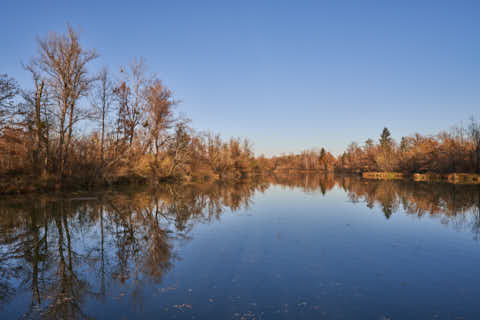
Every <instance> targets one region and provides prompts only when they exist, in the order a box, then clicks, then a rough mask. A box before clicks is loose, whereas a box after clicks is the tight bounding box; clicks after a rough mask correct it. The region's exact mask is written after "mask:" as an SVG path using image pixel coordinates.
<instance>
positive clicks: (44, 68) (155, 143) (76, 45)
mask: <svg viewBox="0 0 480 320" xmlns="http://www.w3.org/2000/svg"><path fill="white" fill-rule="evenodd" d="M97 57H98V54H97V52H96V51H95V50H89V49H86V48H84V47H83V46H82V45H81V43H80V41H79V37H78V34H77V32H76V31H75V30H74V29H73V28H71V27H70V26H68V27H67V31H66V33H65V34H56V33H50V34H49V35H47V36H46V37H44V38H39V40H38V54H37V55H36V56H34V57H33V58H32V59H31V60H30V62H29V63H28V64H24V65H23V67H24V69H25V70H26V71H27V72H28V73H29V74H30V75H31V77H32V84H33V86H32V88H20V87H19V85H18V84H17V82H16V81H15V80H14V79H13V78H11V77H8V75H6V74H3V75H0V193H9V192H23V191H33V190H51V189H63V188H65V187H71V186H74V187H77V188H78V187H80V188H84V187H90V186H92V185H99V184H115V183H125V182H132V181H137V182H149V183H154V184H155V183H158V182H161V181H164V180H175V181H177V180H187V181H188V180H203V179H209V180H224V179H229V180H235V179H242V178H246V177H249V176H252V175H256V174H258V172H259V171H260V168H259V165H258V163H257V160H256V159H255V157H254V154H253V151H252V146H251V143H250V142H249V141H248V140H240V139H230V140H228V141H224V140H222V139H221V138H220V136H218V135H215V134H212V133H198V132H195V130H193V129H192V128H191V127H190V126H189V120H188V119H186V118H184V117H182V116H180V115H179V114H178V112H176V108H175V107H176V105H177V101H176V100H175V99H174V97H173V93H172V91H171V90H170V89H169V88H168V87H166V86H165V85H164V84H163V83H162V81H160V80H159V79H157V78H156V77H155V76H153V75H152V74H150V73H149V72H148V71H147V68H146V65H145V63H144V61H143V59H135V60H133V61H132V62H131V63H130V64H129V65H128V66H126V67H122V68H120V69H119V70H118V72H116V73H111V72H109V71H108V69H107V68H103V69H102V70H101V71H100V72H98V73H92V72H90V70H89V68H90V67H91V65H92V62H93V61H94V60H95V59H96V58H97Z"/></svg>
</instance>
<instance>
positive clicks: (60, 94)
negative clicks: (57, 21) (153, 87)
mask: <svg viewBox="0 0 480 320" xmlns="http://www.w3.org/2000/svg"><path fill="white" fill-rule="evenodd" d="M38 45H39V55H38V57H36V58H34V59H33V60H32V62H31V67H32V69H35V70H36V72H37V73H38V74H42V77H43V78H45V84H46V85H47V87H48V89H49V91H50V93H51V94H52V98H53V99H54V101H55V105H56V110H55V115H56V118H57V121H58V134H59V142H58V150H57V166H58V167H57V173H58V179H59V180H58V181H59V183H60V184H61V181H62V179H63V176H64V173H65V166H66V163H67V161H68V154H69V148H70V144H71V141H72V132H73V128H74V124H75V123H76V122H78V121H79V120H81V119H82V112H81V111H82V110H81V109H80V108H79V106H78V102H79V99H80V98H82V97H84V96H86V95H87V93H88V91H89V89H90V87H91V84H92V82H93V81H94V78H93V77H90V76H89V75H88V71H87V65H88V63H89V62H91V61H92V60H94V59H95V58H97V56H98V55H97V53H96V52H95V51H94V50H85V49H83V48H82V47H81V45H80V42H79V38H78V34H77V32H76V31H75V30H74V29H73V28H72V27H71V26H69V25H68V26H67V32H66V34H63V35H58V34H56V33H55V32H52V33H50V34H49V35H48V36H47V37H46V38H44V39H38Z"/></svg>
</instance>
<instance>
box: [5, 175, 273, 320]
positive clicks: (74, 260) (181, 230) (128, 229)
mask: <svg viewBox="0 0 480 320" xmlns="http://www.w3.org/2000/svg"><path fill="white" fill-rule="evenodd" d="M257 188H259V189H260V190H262V191H263V190H265V189H266V188H267V186H266V185H259V184H255V183H251V184H239V185H235V186H233V185H223V186H222V185H217V184H212V185H202V186H179V185H168V186H165V187H162V188H160V189H157V190H153V191H152V190H149V191H140V192H134V193H129V192H115V193H111V192H110V193H106V194H102V195H99V197H98V198H97V199H96V200H95V199H92V198H73V199H65V198H63V199H54V198H48V197H40V198H37V199H28V200H26V201H25V199H17V200H14V199H11V200H9V201H8V202H7V201H2V202H0V279H1V280H0V307H1V306H2V305H6V304H7V303H9V302H10V301H11V300H12V299H13V298H14V297H15V295H16V294H20V292H22V290H19V289H28V290H27V291H28V292H29V294H28V297H29V298H28V299H31V303H30V308H29V310H26V313H25V314H24V316H25V317H27V318H35V317H43V318H68V319H84V318H89V317H88V315H87V313H86V312H85V311H84V310H83V306H84V305H85V302H86V300H87V299H100V300H103V299H105V298H106V297H107V296H108V295H111V294H113V292H110V288H112V285H113V283H117V284H119V285H123V284H125V283H127V282H128V285H129V287H130V286H131V287H132V288H133V289H132V291H131V294H130V298H131V299H132V301H133V302H134V303H136V304H140V303H141V301H142V291H143V289H142V288H143V286H144V284H145V283H150V282H151V281H155V282H157V283H160V282H161V281H162V279H163V277H164V275H165V274H166V273H167V272H168V271H169V270H170V269H171V268H172V266H173V264H174V262H175V260H176V259H177V254H176V253H175V251H174V242H175V241H177V240H179V241H185V240H188V239H189V236H188V233H189V232H190V230H192V228H193V227H194V225H195V224H196V223H198V222H202V221H211V220H213V219H219V218H220V217H221V215H222V213H223V212H224V211H225V209H226V208H228V209H230V210H232V211H234V210H238V209H240V208H245V207H248V206H249V205H250V204H251V200H250V198H251V197H252V195H253V194H254V192H255V190H257ZM147 279H148V280H147ZM18 283H20V284H21V288H20V287H18ZM23 292H25V290H23Z"/></svg>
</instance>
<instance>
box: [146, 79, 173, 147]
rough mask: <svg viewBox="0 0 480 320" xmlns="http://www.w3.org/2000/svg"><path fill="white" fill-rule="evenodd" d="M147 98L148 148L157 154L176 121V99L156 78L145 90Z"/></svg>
mask: <svg viewBox="0 0 480 320" xmlns="http://www.w3.org/2000/svg"><path fill="white" fill-rule="evenodd" d="M145 98H146V100H147V119H146V122H145V127H146V128H147V129H148V137H147V139H148V142H147V145H148V148H150V149H151V151H153V153H154V155H155V156H157V155H158V153H159V151H160V148H161V147H162V146H163V145H164V144H165V143H166V141H167V140H168V139H167V136H168V134H167V131H168V130H169V129H170V128H172V126H173V124H174V123H175V117H174V114H173V106H174V105H175V104H176V101H175V100H173V98H172V92H171V90H170V89H168V88H167V87H166V86H164V85H163V84H162V82H161V81H160V80H155V81H154V82H153V83H152V84H151V85H150V86H148V88H147V89H146V91H145Z"/></svg>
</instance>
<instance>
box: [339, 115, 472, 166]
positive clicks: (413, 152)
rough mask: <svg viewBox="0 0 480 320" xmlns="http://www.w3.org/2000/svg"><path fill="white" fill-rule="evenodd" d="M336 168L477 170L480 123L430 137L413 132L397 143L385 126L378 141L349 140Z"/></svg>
mask: <svg viewBox="0 0 480 320" xmlns="http://www.w3.org/2000/svg"><path fill="white" fill-rule="evenodd" d="M336 168H337V170H341V171H350V172H372V171H378V172H402V173H409V174H412V173H426V172H431V173H445V174H447V173H477V174H478V173H480V123H479V122H478V121H475V119H473V118H472V119H471V120H470V122H469V124H468V125H467V126H466V127H464V126H457V127H455V128H453V129H452V130H450V131H449V132H446V131H444V132H440V133H439V134H436V135H433V136H424V135H421V134H419V133H416V134H414V135H412V136H408V137H402V138H401V140H400V143H397V142H396V141H395V140H393V139H392V138H391V135H390V131H389V130H388V129H387V128H384V129H383V131H382V133H381V135H380V138H379V140H378V143H375V142H374V141H373V140H372V139H368V140H367V141H365V143H364V144H363V145H359V144H357V143H351V144H350V145H349V146H348V148H347V150H346V151H345V152H344V153H343V154H342V155H341V156H339V157H338V159H337V164H336Z"/></svg>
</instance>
